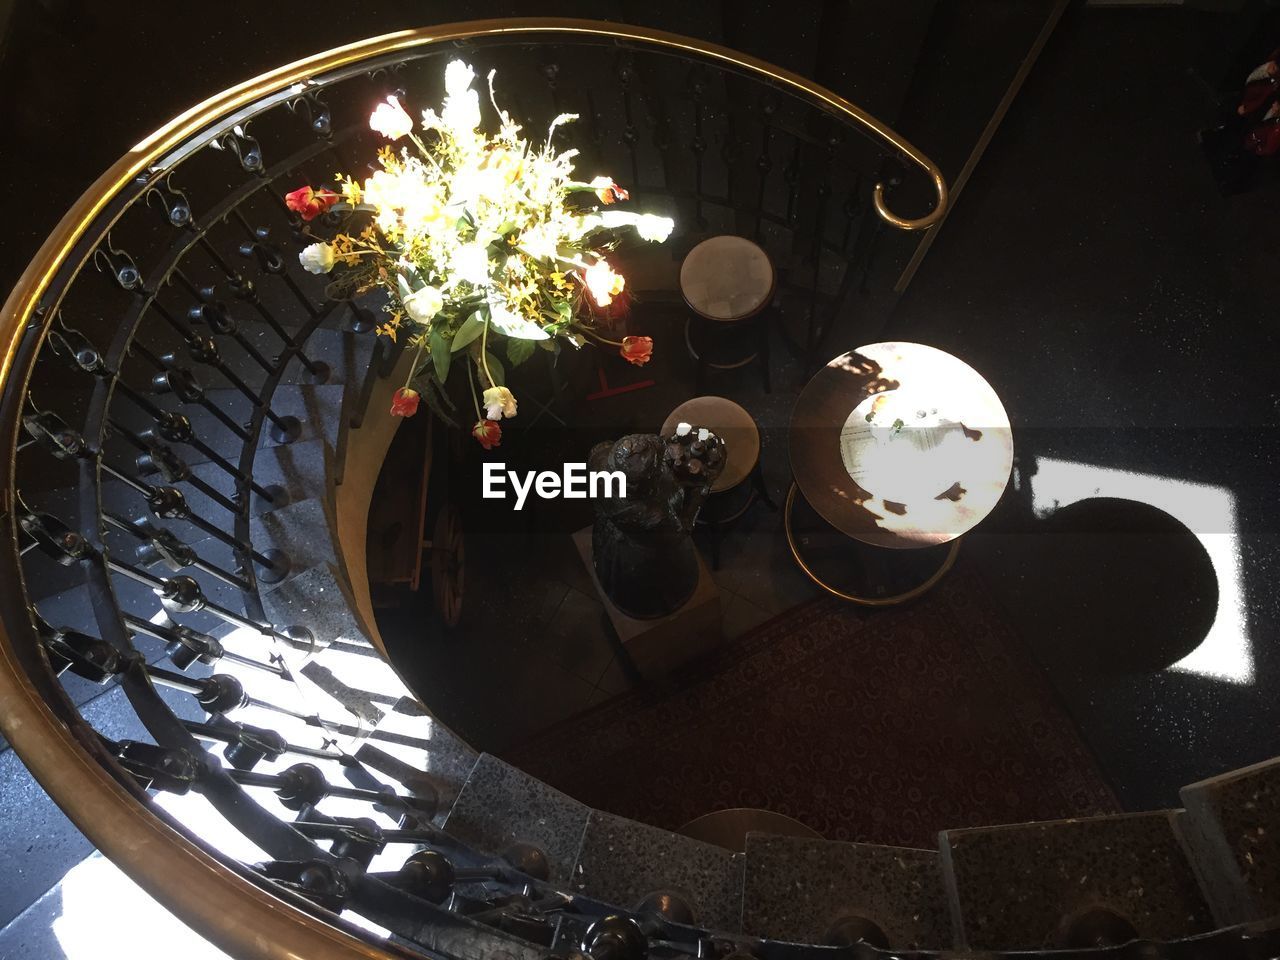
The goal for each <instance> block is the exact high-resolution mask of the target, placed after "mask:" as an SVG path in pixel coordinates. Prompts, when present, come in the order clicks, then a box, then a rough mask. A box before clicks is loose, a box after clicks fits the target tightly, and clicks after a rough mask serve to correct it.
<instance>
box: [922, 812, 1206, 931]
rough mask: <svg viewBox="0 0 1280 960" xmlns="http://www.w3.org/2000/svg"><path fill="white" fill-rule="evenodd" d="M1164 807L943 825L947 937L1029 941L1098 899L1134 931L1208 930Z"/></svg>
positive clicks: (1202, 905) (1096, 903)
mask: <svg viewBox="0 0 1280 960" xmlns="http://www.w3.org/2000/svg"><path fill="white" fill-rule="evenodd" d="M1174 816H1175V811H1171V810H1161V811H1155V812H1151V813H1133V814H1121V815H1118V816H1107V817H1090V818H1086V819H1079V820H1053V821H1045V822H1040V823H1020V824H1010V825H1007V826H998V827H973V828H968V829H963V830H947V831H945V832H943V833H942V834H941V853H942V866H943V877H944V880H945V882H946V884H947V888H948V889H947V892H948V896H949V898H950V905H951V913H952V925H953V929H954V931H955V934H956V939H957V941H958V942H959V944H960V945H962V946H965V947H968V948H971V949H976V950H982V949H997V950H998V949H1008V950H1016V949H1034V948H1039V947H1043V946H1045V945H1047V944H1048V942H1049V941H1050V940H1051V938H1052V937H1053V935H1054V933H1055V931H1056V930H1057V929H1058V925H1059V924H1060V923H1061V922H1062V920H1063V919H1064V918H1066V917H1070V916H1072V915H1074V914H1076V913H1077V912H1078V911H1081V910H1085V909H1089V908H1093V907H1096V906H1106V905H1111V906H1112V908H1113V910H1114V911H1115V912H1116V913H1119V914H1120V915H1121V916H1124V917H1125V918H1127V919H1128V921H1129V922H1130V923H1131V924H1133V926H1134V928H1135V929H1136V930H1137V932H1138V936H1139V937H1141V938H1144V939H1152V940H1171V939H1177V938H1179V937H1185V936H1190V935H1193V934H1197V933H1203V932H1206V931H1208V930H1210V929H1212V928H1213V921H1212V919H1211V918H1210V916H1209V910H1208V907H1207V906H1206V905H1205V902H1204V898H1203V896H1202V895H1201V893H1200V889H1199V887H1198V886H1197V883H1196V878H1195V876H1194V874H1193V873H1192V870H1191V867H1190V865H1189V864H1188V862H1187V861H1186V859H1185V857H1184V856H1183V853H1182V850H1181V848H1180V846H1179V843H1178V839H1177V837H1176V835H1175V833H1174V828H1173V818H1174ZM1011 890H1015V891H1017V896H1016V897H1012V896H1010V891H1011Z"/></svg>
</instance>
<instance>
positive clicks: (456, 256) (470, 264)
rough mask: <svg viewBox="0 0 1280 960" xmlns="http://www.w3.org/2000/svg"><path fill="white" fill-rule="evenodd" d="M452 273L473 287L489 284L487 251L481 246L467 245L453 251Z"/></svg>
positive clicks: (475, 244) (476, 244)
mask: <svg viewBox="0 0 1280 960" xmlns="http://www.w3.org/2000/svg"><path fill="white" fill-rule="evenodd" d="M451 266H452V268H453V269H452V273H453V275H454V276H455V277H456V278H457V279H458V280H465V281H466V282H467V283H469V284H471V285H472V286H475V287H482V286H484V285H485V284H487V283H488V282H489V251H488V250H487V249H486V248H485V247H484V246H483V245H481V244H478V243H468V244H466V245H464V246H461V247H458V248H457V249H456V250H454V251H453V257H452V262H451Z"/></svg>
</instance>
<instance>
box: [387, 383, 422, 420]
mask: <svg viewBox="0 0 1280 960" xmlns="http://www.w3.org/2000/svg"><path fill="white" fill-rule="evenodd" d="M420 399H422V396H421V394H419V393H418V391H417V390H413V389H411V388H410V387H401V388H400V389H399V390H397V391H396V393H395V396H393V397H392V398H391V415H392V416H393V417H412V416H413V415H414V414H415V413H417V412H418V401H419V400H420Z"/></svg>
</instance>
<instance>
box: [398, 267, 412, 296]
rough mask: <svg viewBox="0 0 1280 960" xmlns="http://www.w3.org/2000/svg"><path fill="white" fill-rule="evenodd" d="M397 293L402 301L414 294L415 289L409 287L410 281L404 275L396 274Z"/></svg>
mask: <svg viewBox="0 0 1280 960" xmlns="http://www.w3.org/2000/svg"><path fill="white" fill-rule="evenodd" d="M396 291H397V292H398V293H399V294H400V299H401V300H402V301H403V300H405V299H407V298H408V296H409V295H410V294H411V293H413V287H412V286H410V285H409V279H408V277H406V276H405V275H404V274H403V273H397V274H396Z"/></svg>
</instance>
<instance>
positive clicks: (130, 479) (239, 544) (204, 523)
mask: <svg viewBox="0 0 1280 960" xmlns="http://www.w3.org/2000/svg"><path fill="white" fill-rule="evenodd" d="M99 465H100V466H101V469H102V470H103V471H104V472H105V473H109V474H110V475H111V476H113V477H115V478H116V479H118V480H120V481H122V482H124V483H125V484H127V485H128V486H130V487H132V488H133V489H134V490H136V491H137V492H138V493H140V494H141V495H142V497H143V499H144V500H146V503H147V507H148V509H150V510H151V512H152V513H153V514H155V515H156V516H157V517H159V518H160V519H161V520H182V521H185V522H186V523H189V524H191V525H192V526H194V527H196V528H197V529H199V530H202V531H203V532H204V533H206V534H208V535H209V536H211V537H213V538H214V539H215V540H220V541H222V542H223V543H225V544H226V545H227V546H229V547H231V548H232V549H233V550H235V551H237V554H239V555H242V556H243V557H247V558H249V559H251V560H253V562H254V563H256V564H257V565H258V566H257V572H258V579H259V580H262V581H264V582H266V583H277V582H279V581H280V580H283V579H284V578H285V576H287V575H288V573H289V558H288V557H287V556H285V554H284V553H283V551H281V550H277V549H274V548H273V549H270V550H268V551H267V552H266V553H262V552H261V551H258V550H255V549H254V548H253V545H252V544H249V543H246V542H244V541H242V540H238V539H237V538H236V537H235V536H233V535H232V534H230V533H227V532H226V531H225V530H223V529H222V528H221V527H219V526H218V525H217V524H213V523H210V522H209V521H208V520H205V519H204V518H203V517H201V516H199V515H198V514H196V513H193V512H192V510H191V507H190V506H189V505H188V503H187V498H186V497H184V496H183V495H182V491H181V490H179V489H178V488H177V487H168V486H155V485H152V484H149V483H147V482H146V481H145V480H141V479H139V478H138V477H134V476H131V475H130V474H128V473H126V472H125V471H123V470H118V469H116V468H115V467H113V466H111V464H109V463H107V462H106V461H105V460H100V461H99Z"/></svg>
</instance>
